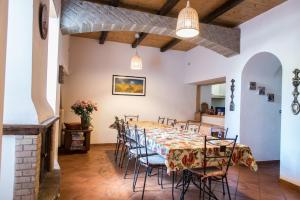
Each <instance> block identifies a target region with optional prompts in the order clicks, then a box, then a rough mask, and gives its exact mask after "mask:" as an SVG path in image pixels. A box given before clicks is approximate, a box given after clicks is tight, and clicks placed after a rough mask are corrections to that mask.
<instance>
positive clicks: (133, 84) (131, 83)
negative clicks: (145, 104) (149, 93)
mask: <svg viewBox="0 0 300 200" xmlns="http://www.w3.org/2000/svg"><path fill="white" fill-rule="evenodd" d="M112 81H113V83H112V94H113V95H130V96H145V95H146V77H135V76H119V75H113V80H112Z"/></svg>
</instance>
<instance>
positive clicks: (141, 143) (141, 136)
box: [135, 126, 149, 165]
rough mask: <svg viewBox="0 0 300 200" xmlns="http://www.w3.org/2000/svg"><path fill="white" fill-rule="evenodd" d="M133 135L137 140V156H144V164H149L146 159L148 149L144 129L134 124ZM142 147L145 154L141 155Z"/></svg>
mask: <svg viewBox="0 0 300 200" xmlns="http://www.w3.org/2000/svg"><path fill="white" fill-rule="evenodd" d="M135 137H136V141H137V152H138V156H139V157H141V156H143V157H146V164H147V165H148V164H149V161H148V150H147V138H146V130H145V129H143V130H141V129H138V128H137V127H136V126H135ZM142 148H145V154H144V155H142V150H141V149H142Z"/></svg>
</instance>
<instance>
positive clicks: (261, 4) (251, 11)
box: [213, 0, 286, 27]
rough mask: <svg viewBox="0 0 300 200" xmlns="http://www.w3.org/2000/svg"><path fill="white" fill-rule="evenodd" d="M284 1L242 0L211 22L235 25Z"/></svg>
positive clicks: (229, 25)
mask: <svg viewBox="0 0 300 200" xmlns="http://www.w3.org/2000/svg"><path fill="white" fill-rule="evenodd" d="M285 1H286V0H244V1H243V2H241V3H240V4H239V5H237V6H236V7H234V8H232V9H231V10H229V11H227V12H226V13H224V14H223V15H221V16H220V17H218V18H217V19H215V20H214V21H213V22H214V23H215V24H219V25H222V26H228V27H235V26H238V25H240V24H242V23H244V22H246V21H248V20H250V19H252V18H254V17H256V16H258V15H260V14H262V13H264V12H266V11H268V10H270V9H272V8H274V7H275V6H277V5H279V4H281V3H283V2H285Z"/></svg>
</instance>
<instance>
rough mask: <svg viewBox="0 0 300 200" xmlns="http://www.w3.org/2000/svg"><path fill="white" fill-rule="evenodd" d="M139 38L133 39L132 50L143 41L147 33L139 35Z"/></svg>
mask: <svg viewBox="0 0 300 200" xmlns="http://www.w3.org/2000/svg"><path fill="white" fill-rule="evenodd" d="M139 35H140V37H139V38H135V40H134V42H133V43H132V45H131V46H132V48H136V47H137V46H138V45H139V44H140V43H141V41H142V40H143V39H145V37H146V36H147V35H148V33H143V32H142V33H139Z"/></svg>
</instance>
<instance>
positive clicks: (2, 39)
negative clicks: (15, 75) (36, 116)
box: [0, 0, 8, 179]
mask: <svg viewBox="0 0 300 200" xmlns="http://www.w3.org/2000/svg"><path fill="white" fill-rule="evenodd" d="M7 15H8V1H7V0H3V1H0V30H1V31H0V177H1V145H2V123H3V104H4V102H3V101H4V77H5V76H4V75H5V62H6V38H7ZM0 179H1V178H0Z"/></svg>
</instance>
